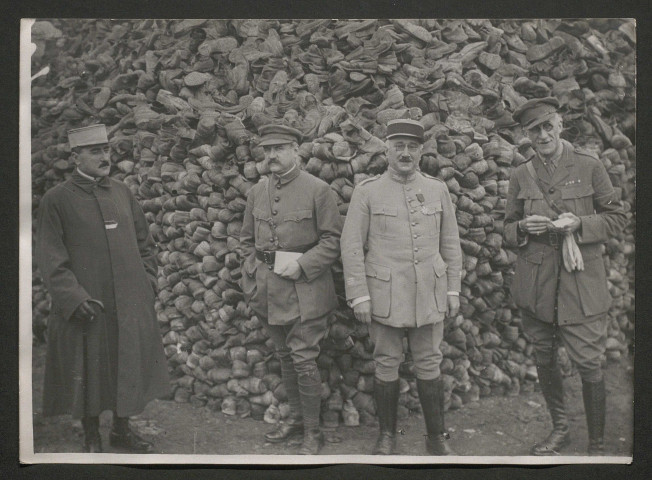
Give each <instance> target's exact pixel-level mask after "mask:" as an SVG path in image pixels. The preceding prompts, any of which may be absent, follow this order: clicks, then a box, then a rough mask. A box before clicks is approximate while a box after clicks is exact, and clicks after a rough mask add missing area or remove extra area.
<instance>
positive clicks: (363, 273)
mask: <svg viewBox="0 0 652 480" xmlns="http://www.w3.org/2000/svg"><path fill="white" fill-rule="evenodd" d="M423 134H424V129H423V126H422V125H421V124H420V123H419V122H417V121H414V120H405V119H399V120H393V121H390V122H388V124H387V140H386V146H387V160H388V162H389V167H388V169H387V171H386V172H385V173H383V174H382V175H380V176H377V177H374V178H370V179H368V180H365V181H363V182H361V183H360V184H358V185H357V186H356V188H355V190H354V192H353V197H352V198H351V203H350V206H349V210H348V213H347V216H346V221H345V223H344V230H343V232H342V262H343V264H344V278H345V286H346V297H347V300H348V301H349V302H350V304H351V306H352V307H353V311H354V313H355V316H356V318H357V319H358V320H359V321H361V322H364V323H367V324H369V334H370V336H371V338H372V340H373V342H374V345H375V347H374V352H373V356H374V361H375V364H376V371H375V381H374V399H375V401H376V412H377V414H378V420H379V424H380V434H379V436H378V440H377V442H376V445H375V448H374V452H373V453H374V454H382V455H390V454H392V453H394V451H395V449H396V415H397V405H398V397H399V375H398V370H399V365H400V363H401V361H402V356H403V337H404V336H405V334H406V333H407V337H408V342H409V348H410V352H411V354H412V359H413V360H414V366H415V370H416V377H417V388H418V393H419V400H420V402H421V407H422V410H423V416H424V420H425V423H426V430H427V436H426V449H427V451H428V453H430V454H431V455H450V454H452V450H451V448H450V446H449V445H448V443H447V441H446V440H447V438H448V434H447V433H446V430H445V427H444V409H443V405H444V390H443V385H442V381H441V378H440V370H439V365H440V363H441V360H442V354H441V351H440V350H439V345H440V343H441V340H442V336H443V328H444V327H443V326H444V323H443V322H444V317H445V316H447V315H448V316H450V317H454V316H455V315H457V313H458V310H459V292H460V287H461V273H462V251H461V248H460V240H459V231H458V228H457V222H456V219H455V211H454V209H453V204H452V202H451V197H450V194H449V192H448V188H447V187H446V184H445V183H444V182H442V181H441V180H440V179H437V178H434V177H430V176H428V175H425V174H423V173H421V172H420V171H419V170H418V164H419V161H420V159H421V147H422V144H423Z"/></svg>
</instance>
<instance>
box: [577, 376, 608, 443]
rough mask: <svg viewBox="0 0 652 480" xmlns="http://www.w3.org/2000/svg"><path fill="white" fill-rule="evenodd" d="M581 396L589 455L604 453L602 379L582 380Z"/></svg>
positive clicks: (603, 388) (603, 391)
mask: <svg viewBox="0 0 652 480" xmlns="http://www.w3.org/2000/svg"><path fill="white" fill-rule="evenodd" d="M582 396H583V398H584V411H585V413H586V425H587V427H588V430H589V448H588V453H589V455H604V425H605V411H606V392H605V385H604V379H602V380H600V381H598V382H585V381H582Z"/></svg>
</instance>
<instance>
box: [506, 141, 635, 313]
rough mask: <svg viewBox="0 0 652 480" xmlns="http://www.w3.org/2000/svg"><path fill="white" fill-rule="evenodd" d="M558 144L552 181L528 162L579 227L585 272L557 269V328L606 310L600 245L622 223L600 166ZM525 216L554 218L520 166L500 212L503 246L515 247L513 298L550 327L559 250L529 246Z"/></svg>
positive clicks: (593, 159) (608, 300)
mask: <svg viewBox="0 0 652 480" xmlns="http://www.w3.org/2000/svg"><path fill="white" fill-rule="evenodd" d="M562 142H563V152H562V155H561V158H560V159H559V160H558V162H557V168H556V169H555V171H554V174H553V176H552V178H551V177H550V174H549V173H548V170H547V169H546V168H545V167H544V165H543V164H542V162H541V161H540V160H539V158H538V157H535V158H534V159H532V160H531V161H532V162H534V163H533V166H534V168H535V170H536V172H537V175H538V176H539V178H540V179H541V183H542V184H543V186H545V188H546V189H547V190H548V196H549V198H551V199H553V200H560V201H561V202H563V205H564V206H565V208H566V210H567V211H569V212H572V213H574V214H575V215H577V216H578V217H579V218H580V220H581V222H582V224H581V227H580V229H579V230H578V231H577V232H576V240H577V244H578V245H579V248H580V250H581V252H582V257H583V259H584V270H583V271H581V272H580V271H574V272H572V273H568V272H567V271H566V270H565V269H564V268H563V266H562V267H561V273H560V277H559V282H560V283H559V294H558V299H557V300H558V312H559V324H560V325H564V324H573V323H583V322H588V321H591V320H594V319H595V318H596V315H599V314H602V313H604V312H606V311H607V310H608V309H609V306H610V304H611V296H610V295H609V291H608V289H607V280H606V273H605V266H604V261H603V258H602V245H601V244H603V243H604V242H606V241H607V239H608V238H609V237H612V236H615V235H618V234H619V233H620V232H621V231H622V229H623V228H624V226H625V224H626V223H627V217H626V215H625V213H624V211H623V209H622V205H621V203H620V201H619V200H618V199H617V198H616V195H615V192H614V189H613V187H612V185H611V181H610V180H609V176H608V175H607V172H606V170H605V168H604V166H603V165H602V163H601V162H600V161H599V160H598V159H597V158H596V157H594V156H593V155H591V154H589V153H588V152H585V151H583V150H580V149H577V148H574V147H573V145H571V144H570V143H568V142H566V141H564V140H562ZM527 215H544V216H547V217H549V218H551V219H555V218H556V217H557V215H556V214H555V213H554V211H552V210H551V209H550V207H549V206H548V204H547V203H546V201H545V199H544V198H543V194H542V193H541V190H540V189H539V188H538V187H537V184H536V183H535V182H534V179H533V178H532V176H531V175H530V173H529V172H528V170H527V166H526V165H525V164H522V165H519V166H518V167H516V168H515V169H514V171H513V173H512V177H511V179H510V183H509V191H508V194H507V205H506V211H505V230H504V236H505V244H506V245H507V246H511V247H516V248H517V253H518V258H517V261H516V265H515V272H514V279H513V282H512V297H513V299H514V302H515V303H516V305H517V306H519V307H521V308H523V309H525V310H527V311H528V312H530V313H531V314H533V315H534V316H535V317H536V318H538V319H540V320H543V321H545V322H552V321H553V320H554V303H555V301H554V300H555V295H556V290H557V275H556V274H555V272H556V271H557V270H556V267H555V264H556V263H558V262H559V260H560V258H561V257H560V256H561V249H560V250H555V249H554V248H553V247H551V246H549V245H545V244H542V243H537V242H533V241H529V238H528V235H523V234H519V233H518V231H517V222H518V221H519V220H520V219H522V218H524V217H525V216H527ZM544 235H545V234H544Z"/></svg>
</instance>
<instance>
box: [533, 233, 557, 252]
mask: <svg viewBox="0 0 652 480" xmlns="http://www.w3.org/2000/svg"><path fill="white" fill-rule="evenodd" d="M528 241H530V242H536V243H543V244H545V245H548V246H550V247H553V248H555V249H559V248H561V246H562V244H563V243H564V235H562V234H559V233H557V232H544V233H542V234H541V235H532V234H530V236H529V239H528Z"/></svg>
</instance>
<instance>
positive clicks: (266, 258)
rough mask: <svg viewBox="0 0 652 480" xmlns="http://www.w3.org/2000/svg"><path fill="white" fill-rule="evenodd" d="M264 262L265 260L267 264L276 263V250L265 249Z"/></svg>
mask: <svg viewBox="0 0 652 480" xmlns="http://www.w3.org/2000/svg"><path fill="white" fill-rule="evenodd" d="M263 262H265V263H266V264H267V265H271V264H272V263H274V252H271V251H269V250H263Z"/></svg>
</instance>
